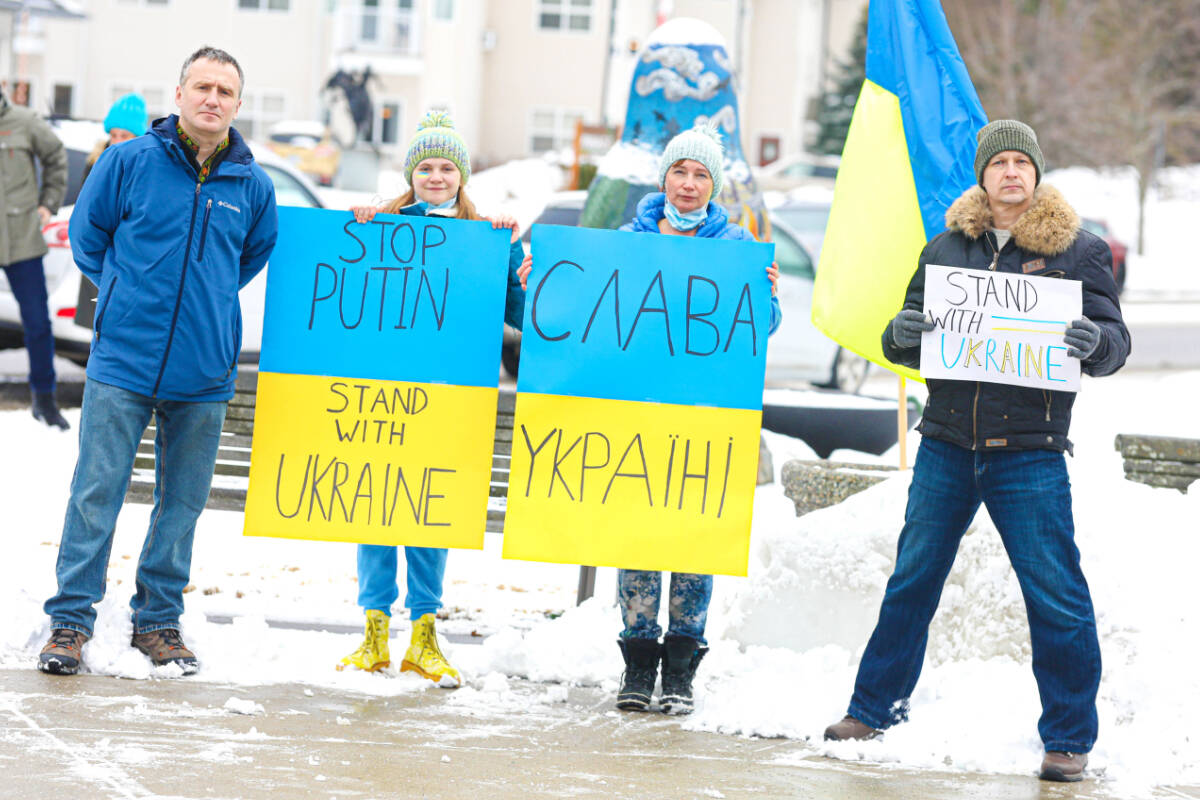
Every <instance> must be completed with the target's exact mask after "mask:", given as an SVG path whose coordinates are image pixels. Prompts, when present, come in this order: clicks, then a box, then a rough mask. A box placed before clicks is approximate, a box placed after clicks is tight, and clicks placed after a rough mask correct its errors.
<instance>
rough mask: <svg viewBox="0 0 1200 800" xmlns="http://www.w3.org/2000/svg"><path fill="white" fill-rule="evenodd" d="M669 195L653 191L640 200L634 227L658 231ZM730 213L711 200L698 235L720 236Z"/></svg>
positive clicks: (702, 237) (642, 230)
mask: <svg viewBox="0 0 1200 800" xmlns="http://www.w3.org/2000/svg"><path fill="white" fill-rule="evenodd" d="M666 205H667V196H666V195H665V194H664V193H662V192H651V193H650V194H648V195H646V196H645V197H643V198H642V199H641V200H639V201H638V206H637V215H636V216H635V217H634V220H633V229H634V230H635V231H638V232H639V233H647V232H653V233H658V232H659V230H658V221H659V220H660V219H662V218H663V217H665V216H666V215H667V214H666ZM728 221H729V215H728V214H727V213H725V209H724V208H722V207H721V206H719V205H717V204H716V203H714V202H712V201H711V200H710V201H709V203H708V216H707V217H705V218H704V222H701V223H700V227H699V228H697V229H696V236H697V237H699V238H701V239H710V238H713V237H715V236H719V235H720V234H721V232H722V231H723V230H725V227H726V224H727V223H728Z"/></svg>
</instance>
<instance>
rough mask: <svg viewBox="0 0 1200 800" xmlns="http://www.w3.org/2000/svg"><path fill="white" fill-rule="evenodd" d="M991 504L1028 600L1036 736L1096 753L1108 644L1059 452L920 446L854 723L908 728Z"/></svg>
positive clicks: (853, 709)
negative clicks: (929, 646)
mask: <svg viewBox="0 0 1200 800" xmlns="http://www.w3.org/2000/svg"><path fill="white" fill-rule="evenodd" d="M981 502H982V503H983V504H984V505H985V506H987V510H988V513H989V514H990V515H991V518H992V521H993V522H994V523H995V524H996V529H997V530H998V531H999V533H1000V539H1001V541H1002V542H1003V543H1004V549H1005V550H1006V551H1007V552H1008V557H1009V560H1010V561H1011V562H1012V566H1013V571H1014V572H1015V573H1016V576H1017V581H1018V583H1020V585H1021V593H1022V595H1023V596H1024V598H1025V611H1026V614H1027V615H1028V618H1029V632H1030V639H1031V641H1032V644H1033V675H1034V678H1035V679H1036V680H1037V685H1038V693H1039V695H1040V696H1041V701H1042V717H1041V719H1040V720H1039V721H1038V733H1039V734H1040V735H1041V738H1042V742H1043V744H1044V745H1045V749H1046V750H1062V751H1067V752H1072V753H1087V752H1089V751H1091V749H1092V745H1093V744H1094V743H1095V741H1096V732H1097V727H1098V723H1097V718H1096V692H1097V690H1098V689H1099V686H1100V642H1099V639H1098V638H1097V635H1096V620H1095V616H1094V613H1093V611H1092V598H1091V594H1090V593H1089V592H1088V586H1087V581H1086V580H1085V579H1084V577H1083V571H1082V570H1081V569H1080V566H1079V550H1078V548H1076V546H1075V525H1074V522H1073V521H1072V516H1071V485H1070V480H1069V478H1068V476H1067V466H1066V460H1065V459H1064V458H1063V455H1062V453H1057V452H1053V451H1050V450H997V451H992V452H972V451H970V450H966V449H964V448H962V447H958V446H957V445H953V444H949V443H947V442H942V441H938V440H936V439H929V438H925V439H923V440H922V441H921V448H920V450H919V451H918V453H917V459H916V464H915V465H914V467H913V479H912V485H911V486H910V487H909V491H908V509H907V511H906V512H905V517H904V529H903V530H902V531H901V533H900V542H899V544H898V546H897V552H896V569H895V571H894V572H893V573H892V577H891V578H890V579H889V580H888V584H887V591H886V592H885V593H884V596H883V606H882V608H880V610H879V622H878V623H877V624H876V626H875V632H874V633H872V634H871V639H870V641H868V642H867V649H866V651H865V652H864V653H863V657H862V662H861V663H860V664H859V667H858V678H857V680H856V681H855V685H854V696H853V698H852V699H851V701H850V709H849V713H850V714H851V715H852V716H854V717H856V718H857V719H858V720H860V721H862V722H865V723H867V724H868V725H870V726H872V727H875V728H886V727H888V726H890V725H893V724H895V723H897V722H901V721H903V720H904V719H906V718H907V716H908V699H909V697H910V696H911V695H912V691H913V688H914V687H915V686H916V684H917V677H918V676H919V675H920V674H921V662H922V661H923V660H924V658H925V645H926V642H927V641H928V638H929V621H930V620H931V619H932V618H933V614H934V611H936V610H937V606H938V600H939V598H940V597H941V594H942V586H943V584H944V583H945V581H946V576H947V575H948V574H949V572H950V567H951V566H952V565H953V563H954V556H955V554H956V553H957V551H958V543H959V540H960V539H961V538H962V536H963V534H964V533H965V532H966V530H967V526H968V525H970V523H971V520H972V518H973V517H974V516H975V511H976V510H977V509H978V508H979V504H980V503H981ZM980 691H987V688H986V687H980Z"/></svg>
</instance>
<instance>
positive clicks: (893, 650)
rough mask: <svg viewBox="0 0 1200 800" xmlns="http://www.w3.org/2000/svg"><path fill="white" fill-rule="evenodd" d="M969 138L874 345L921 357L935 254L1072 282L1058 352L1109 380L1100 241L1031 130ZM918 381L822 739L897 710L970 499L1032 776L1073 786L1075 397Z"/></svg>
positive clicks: (1092, 676)
mask: <svg viewBox="0 0 1200 800" xmlns="http://www.w3.org/2000/svg"><path fill="white" fill-rule="evenodd" d="M978 142H979V146H978V148H977V150H976V154H975V174H976V176H977V177H978V178H979V185H978V186H973V187H971V188H970V189H968V190H967V191H966V192H965V193H964V194H963V195H962V197H960V198H959V199H958V200H956V201H955V202H954V204H953V205H951V206H950V209H949V210H948V211H947V212H946V231H945V232H943V233H941V234H939V235H938V236H937V237H935V238H934V239H932V240H931V241H930V242H929V243H928V244H926V245H925V249H924V250H923V251H922V252H921V256H920V259H919V261H918V266H917V271H916V273H915V274H914V275H913V278H912V280H911V282H910V283H909V285H908V292H907V294H906V295H905V298H904V307H903V308H902V309H901V311H900V313H899V314H897V315H896V317H895V319H893V320H892V321H891V322H890V323H889V324H888V326H887V328H886V329H885V330H884V332H883V353H884V355H885V356H887V358H888V359H889V360H890V361H893V362H895V363H897V364H903V365H905V366H909V367H913V368H916V367H919V366H920V363H921V334H922V333H924V332H927V331H931V330H933V328H934V325H933V322H932V321H931V320H930V319H929V318H928V316H927V315H926V314H925V312H924V293H925V267H926V265H928V264H940V265H945V266H953V267H966V268H969V269H976V270H995V271H998V272H1011V273H1016V274H1019V275H1021V274H1024V275H1040V276H1045V277H1048V278H1065V279H1067V280H1075V281H1079V282H1080V283H1081V284H1082V286H1081V288H1082V299H1083V316H1082V317H1081V318H1080V319H1077V320H1074V321H1073V322H1071V323H1070V324H1069V325H1068V326H1067V328H1066V333H1065V336H1064V337H1063V338H1064V343H1065V344H1066V346H1067V355H1068V356H1069V357H1071V358H1076V359H1079V362H1080V369H1081V370H1082V372H1083V373H1084V374H1085V375H1091V376H1093V377H1101V376H1104V375H1111V374H1112V373H1114V372H1116V371H1117V370H1118V369H1120V368H1121V366H1122V365H1124V363H1125V359H1126V357H1127V356H1128V355H1129V349H1130V339H1129V330H1128V328H1126V326H1125V322H1124V320H1123V318H1122V316H1121V306H1120V303H1119V302H1118V300H1117V286H1116V283H1115V282H1114V280H1113V272H1112V252H1111V251H1110V250H1109V248H1108V245H1107V244H1105V243H1104V241H1103V240H1101V239H1099V238H1098V237H1096V236H1093V235H1092V234H1090V233H1088V232H1087V231H1084V230H1081V229H1080V227H1079V217H1078V215H1076V213H1075V211H1074V210H1073V209H1072V208H1071V206H1070V205H1068V204H1067V201H1066V200H1065V199H1064V198H1063V196H1062V195H1061V194H1059V193H1058V192H1057V191H1056V190H1055V189H1054V188H1053V187H1050V186H1046V185H1043V184H1042V183H1041V178H1042V171H1043V164H1044V162H1043V158H1042V150H1041V147H1040V146H1039V145H1038V141H1037V134H1036V133H1034V131H1033V129H1032V128H1030V127H1029V126H1028V125H1026V124H1024V123H1022V122H1018V121H1017V120H1008V119H1002V120H996V121H994V122H991V123H989V124H988V125H986V126H985V127H984V128H982V129H981V130H980V131H979V134H978ZM928 383H929V400H928V402H927V403H926V405H925V411H924V413H923V415H922V419H921V426H920V431H921V436H922V438H921V448H920V450H919V451H918V453H917V459H916V463H915V464H914V466H913V477H912V486H911V488H910V489H909V493H908V508H907V510H906V511H905V514H904V528H903V530H902V531H901V532H900V540H899V543H898V544H897V547H896V550H897V552H896V568H895V571H894V572H893V573H892V576H891V578H890V579H889V580H888V584H887V590H886V591H885V593H884V596H883V605H882V607H881V608H880V610H879V621H878V623H877V624H876V626H875V631H874V633H872V634H871V638H870V640H869V641H868V642H867V647H866V650H865V651H864V652H863V656H862V661H861V662H860V663H859V667H858V677H857V679H856V680H855V684H854V694H853V696H852V697H851V699H850V707H849V709H848V711H847V715H846V717H845V718H844V719H842V720H841V721H840V722H836V723H834V724H833V725H830V726H829V727H828V728H827V729H826V730H825V738H826V739H829V740H834V741H842V740H846V739H871V738H874V737H876V736H879V735H880V734H881V732H882V731H883V730H884V729H886V728H889V727H891V726H892V725H895V724H896V723H899V722H903V721H904V720H905V719H907V717H908V711H909V698H910V697H911V696H912V692H913V690H914V688H915V687H916V684H917V678H918V677H919V676H920V674H921V665H922V662H923V661H924V658H925V644H926V641H927V640H928V635H929V623H930V620H931V619H932V618H933V614H934V611H936V610H937V607H938V602H939V600H940V598H941V593H942V586H943V585H944V584H945V582H946V576H947V575H948V574H949V572H950V567H951V566H952V565H953V564H954V556H955V553H957V552H958V544H959V541H960V540H961V539H962V537H963V534H964V533H966V530H967V526H968V525H970V524H971V520H972V519H973V518H974V517H975V512H976V511H977V510H978V508H979V506H980V504H983V505H984V506H986V507H987V510H988V513H989V514H990V515H991V518H992V522H993V523H995V525H996V530H997V531H998V532H999V534H1000V539H1001V540H1002V541H1003V543H1004V547H1005V549H1006V550H1007V551H1008V556H1009V559H1010V560H1011V561H1012V566H1013V571H1014V572H1015V573H1016V576H1017V581H1018V582H1019V584H1020V586H1021V593H1022V594H1023V595H1024V598H1025V608H1026V611H1027V613H1028V618H1029V633H1030V641H1031V644H1032V651H1033V675H1034V678H1035V679H1036V680H1037V685H1038V693H1039V694H1040V696H1041V700H1042V716H1041V719H1040V720H1039V721H1038V733H1039V734H1040V735H1041V739H1042V745H1043V747H1044V749H1045V754H1044V756H1043V759H1042V765H1041V771H1040V777H1041V778H1042V779H1043V780H1050V781H1078V780H1080V779H1082V778H1083V771H1084V768H1085V767H1086V766H1087V761H1088V758H1087V754H1088V753H1089V752H1090V751H1091V749H1092V745H1093V744H1095V742H1096V735H1097V728H1098V717H1097V713H1096V693H1097V690H1098V689H1099V686H1100V641H1099V638H1098V637H1097V634H1096V617H1095V612H1094V611H1093V608H1092V597H1091V593H1090V592H1089V591H1088V585H1087V580H1086V579H1085V578H1084V575H1083V570H1082V568H1081V567H1080V560H1079V548H1077V547H1076V546H1075V523H1074V521H1073V518H1072V515H1071V483H1070V479H1069V476H1068V474H1067V465H1066V459H1065V458H1064V456H1063V453H1064V452H1070V451H1071V449H1072V446H1071V442H1070V441H1069V440H1068V439H1067V432H1068V429H1069V427H1070V425H1071V407H1072V405H1073V404H1074V402H1075V395H1074V393H1071V392H1059V391H1047V390H1042V389H1036V388H1031V387H1023V386H1014V385H1010V384H1004V383H982V382H975V381H959V380H935V379H932V378H931V379H930V380H929V382H928ZM971 724H972V725H975V726H978V725H981V724H985V723H983V721H982V720H972V722H971Z"/></svg>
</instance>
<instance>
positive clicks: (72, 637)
mask: <svg viewBox="0 0 1200 800" xmlns="http://www.w3.org/2000/svg"><path fill="white" fill-rule="evenodd" d="M88 638H89V637H88V635H87V634H86V633H81V632H79V631H73V630H71V629H70V628H54V629H53V630H51V631H50V641H48V642H46V646H45V647H43V648H42V653H41V655H39V656H38V665H37V666H38V669H40V670H41V671H42V672H48V673H50V674H51V675H74V674H75V673H76V672H79V665H80V664H82V663H83V645H84V643H85V642H87V640H88Z"/></svg>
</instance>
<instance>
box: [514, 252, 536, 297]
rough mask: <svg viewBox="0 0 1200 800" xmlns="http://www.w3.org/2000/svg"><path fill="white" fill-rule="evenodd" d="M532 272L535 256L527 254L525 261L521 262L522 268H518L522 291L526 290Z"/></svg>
mask: <svg viewBox="0 0 1200 800" xmlns="http://www.w3.org/2000/svg"><path fill="white" fill-rule="evenodd" d="M531 272H533V254H532V253H526V254H525V260H524V261H522V262H521V266H519V267H517V277H518V278H520V279H521V291H525V290H526V284H527V283H528V282H529V273H531Z"/></svg>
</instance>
